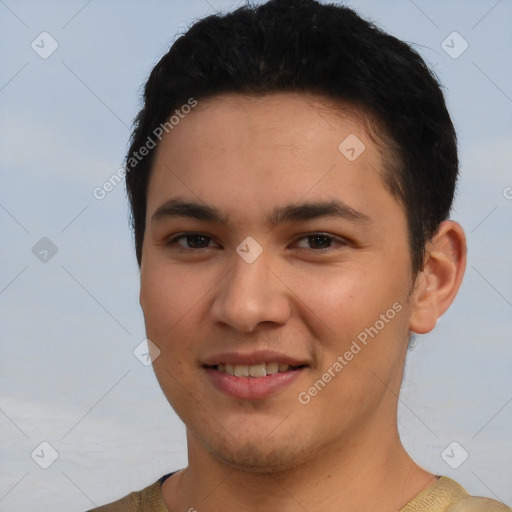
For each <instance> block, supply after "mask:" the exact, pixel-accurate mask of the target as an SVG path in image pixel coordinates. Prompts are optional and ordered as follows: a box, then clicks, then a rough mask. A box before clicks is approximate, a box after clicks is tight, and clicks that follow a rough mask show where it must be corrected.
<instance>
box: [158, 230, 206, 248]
mask: <svg viewBox="0 0 512 512" xmlns="http://www.w3.org/2000/svg"><path fill="white" fill-rule="evenodd" d="M181 240H185V244H186V245H183V244H181V243H179V242H180V241H181ZM211 240H212V239H211V237H209V236H207V235H205V234H203V233H185V234H182V235H178V236H176V237H173V238H171V239H169V240H167V241H166V242H165V245H166V246H172V245H178V246H180V247H182V248H183V249H205V248H207V247H208V246H209V242H210V241H211Z"/></svg>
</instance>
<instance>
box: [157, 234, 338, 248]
mask: <svg viewBox="0 0 512 512" xmlns="http://www.w3.org/2000/svg"><path fill="white" fill-rule="evenodd" d="M194 236H197V237H202V238H207V239H208V240H209V241H210V240H213V238H212V237H211V236H208V235H206V234H204V233H182V234H181V235H177V236H174V237H170V238H168V239H167V240H166V241H165V242H164V244H165V246H166V247H170V246H173V245H179V244H178V243H177V242H178V240H181V239H187V238H188V237H194ZM313 237H322V238H324V239H328V240H329V241H330V242H331V243H332V242H338V244H339V245H340V246H346V245H348V243H347V242H346V241H345V240H343V239H340V238H338V237H334V236H332V235H327V234H325V233H309V234H307V235H304V236H302V237H300V238H298V240H303V239H305V238H306V239H307V238H313ZM180 247H181V249H182V250H184V251H192V252H199V251H202V250H204V249H208V248H209V247H200V248H193V247H182V246H180ZM301 249H304V247H301ZM332 249H333V246H332V245H329V247H325V248H322V249H309V250H312V251H314V252H316V253H318V252H319V253H324V252H328V251H330V250H332ZM306 250H308V249H306Z"/></svg>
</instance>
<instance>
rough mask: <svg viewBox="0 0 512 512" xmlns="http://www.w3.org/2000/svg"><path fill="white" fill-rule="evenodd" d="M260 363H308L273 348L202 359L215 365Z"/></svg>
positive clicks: (302, 364)
mask: <svg viewBox="0 0 512 512" xmlns="http://www.w3.org/2000/svg"><path fill="white" fill-rule="evenodd" d="M262 363H279V364H288V365H290V366H305V365H307V364H308V363H307V362H306V361H304V360H301V359H297V358H295V357H291V356H288V355H286V354H281V353H279V352H275V351H273V350H258V351H253V352H224V353H222V354H217V355H215V356H211V357H209V358H207V359H206V360H205V361H204V363H203V364H204V366H217V365H218V364H231V365H247V366H250V365H253V364H262Z"/></svg>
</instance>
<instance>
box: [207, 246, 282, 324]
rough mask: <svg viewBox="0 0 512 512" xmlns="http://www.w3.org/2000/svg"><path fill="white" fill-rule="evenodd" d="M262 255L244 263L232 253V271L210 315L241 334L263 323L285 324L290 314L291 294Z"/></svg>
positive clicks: (225, 279)
mask: <svg viewBox="0 0 512 512" xmlns="http://www.w3.org/2000/svg"><path fill="white" fill-rule="evenodd" d="M268 259H269V258H266V257H264V255H263V254H262V255H261V256H260V257H259V258H257V259H256V260H255V261H253V262H252V263H247V262H246V261H245V260H244V259H243V258H241V257H240V256H238V254H235V255H234V257H233V268H232V269H231V270H230V271H228V272H227V274H226V275H225V277H224V278H223V280H222V282H221V283H220V285H219V286H220V288H219V289H218V290H217V295H216V297H215V299H214V301H213V303H212V306H211V310H210V314H211V317H212V320H213V321H214V322H215V323H222V324H225V325H229V326H230V327H232V328H234V329H237V330H239V331H244V332H252V331H253V330H254V329H256V327H257V326H258V324H260V323H262V322H272V323H274V324H279V325H284V324H285V323H286V322H287V320H288V319H289V318H290V315H291V306H290V302H289V301H290V294H289V293H287V292H288V288H287V286H286V285H285V284H284V282H283V280H282V279H281V278H280V276H279V272H278V270H277V269H276V268H275V266H274V268H271V266H270V262H269V261H268Z"/></svg>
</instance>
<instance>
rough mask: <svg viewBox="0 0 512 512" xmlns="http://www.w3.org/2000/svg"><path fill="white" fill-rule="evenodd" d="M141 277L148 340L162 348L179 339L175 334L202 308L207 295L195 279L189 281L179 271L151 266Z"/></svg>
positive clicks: (141, 295) (142, 302)
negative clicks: (169, 340)
mask: <svg viewBox="0 0 512 512" xmlns="http://www.w3.org/2000/svg"><path fill="white" fill-rule="evenodd" d="M146 268H148V270H147V271H146V270H144V271H143V272H142V275H141V292H140V303H141V307H142V310H143V312H144V319H145V322H146V331H147V334H148V337H149V338H150V339H151V336H153V337H154V338H155V342H157V344H158V345H167V343H166V340H168V339H170V338H173V337H175V332H176V331H177V330H179V327H180V325H182V324H183V323H184V322H183V320H184V319H185V318H186V317H187V315H189V314H191V313H192V312H193V310H194V305H197V307H199V305H200V304H198V302H199V303H200V298H201V296H204V291H203V290H200V289H199V288H198V285H199V283H198V282H196V281H197V279H194V278H193V276H191V277H188V275H185V274H184V273H183V272H182V271H180V269H179V268H177V267H174V268H172V267H167V268H166V267H165V266H157V265H152V266H151V265H148V266H147V267H146Z"/></svg>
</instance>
